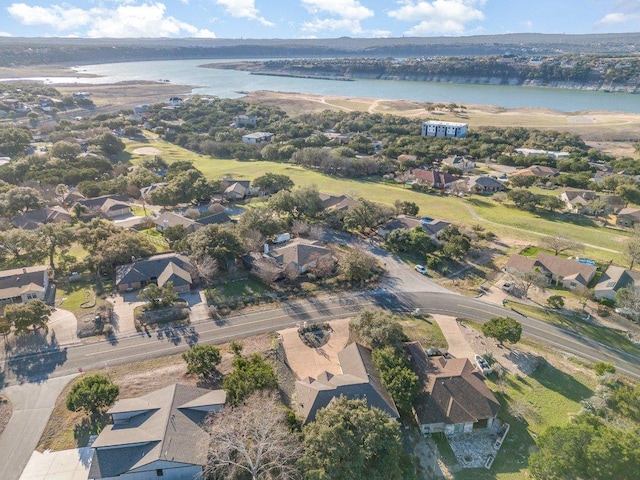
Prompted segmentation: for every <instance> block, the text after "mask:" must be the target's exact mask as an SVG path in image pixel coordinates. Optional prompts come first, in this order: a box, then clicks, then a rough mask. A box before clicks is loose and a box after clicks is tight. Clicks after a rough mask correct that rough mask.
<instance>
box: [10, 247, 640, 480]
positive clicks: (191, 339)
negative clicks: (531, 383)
mask: <svg viewBox="0 0 640 480" xmlns="http://www.w3.org/2000/svg"><path fill="white" fill-rule="evenodd" d="M367 248H368V249H369V250H370V251H371V252H372V253H374V254H375V255H376V256H378V258H379V259H380V261H381V262H383V263H385V265H386V269H387V271H388V274H387V275H386V276H385V278H384V280H383V282H382V284H381V286H380V287H379V288H377V289H375V290H371V291H368V292H359V293H340V294H335V295H329V296H326V297H322V298H314V299H305V300H296V301H291V302H286V303H284V304H283V305H282V306H280V307H278V308H274V309H271V310H263V311H260V312H253V313H247V314H240V315H236V316H232V317H228V318H224V319H218V320H211V319H208V318H206V316H205V315H206V312H205V311H204V310H202V309H199V310H197V309H194V310H193V313H194V315H192V323H191V325H190V326H188V327H183V328H169V327H166V328H163V329H160V330H158V331H157V332H153V333H151V332H146V333H145V332H141V333H135V334H129V335H120V336H119V337H117V338H114V339H113V340H112V341H100V342H96V343H91V344H84V345H82V344H81V345H72V346H69V347H67V348H61V347H55V348H52V349H51V350H49V351H46V352H40V353H33V354H29V355H23V356H20V357H16V358H8V359H4V360H5V369H4V370H5V372H6V378H5V379H4V382H5V387H6V386H7V385H16V386H12V387H9V388H7V389H6V391H7V393H9V395H10V398H11V399H12V400H13V401H14V407H15V413H14V416H13V417H12V419H11V422H10V424H9V426H8V427H7V430H6V431H5V433H4V434H3V435H2V437H0V447H2V450H1V451H2V452H3V455H0V478H1V479H2V480H17V479H18V478H19V474H20V472H21V471H22V468H23V467H24V465H25V464H26V462H27V461H28V459H29V456H30V455H31V452H32V450H33V449H34V448H35V445H36V444H37V442H38V439H39V436H40V433H39V432H40V431H41V428H43V427H44V425H45V424H46V421H47V420H48V417H49V414H50V411H51V410H50V408H51V407H52V406H53V403H54V401H55V397H56V396H57V394H55V395H54V393H55V391H59V390H57V389H58V388H60V390H61V389H62V387H60V385H62V386H64V384H66V383H67V382H68V380H69V379H70V378H72V376H73V375H75V374H77V373H78V372H80V371H86V370H90V369H100V368H105V369H107V368H108V366H109V365H121V364H127V363H132V362H136V361H141V360H145V359H149V358H154V357H159V356H165V355H170V354H173V353H179V352H182V351H185V350H187V349H188V348H189V346H190V345H193V344H195V343H224V342H227V341H229V340H232V339H239V338H243V337H248V336H252V335H257V334H261V333H267V332H273V331H276V330H280V329H282V328H285V327H290V326H294V325H296V324H301V323H303V322H314V321H327V320H332V319H338V318H344V317H348V316H352V315H353V314H355V313H357V312H359V311H361V310H362V309H363V308H365V307H367V306H378V307H383V308H388V309H391V310H394V311H405V312H409V311H413V310H415V309H416V308H420V309H422V310H424V311H425V312H430V313H436V314H443V315H449V316H452V317H459V318H468V319H471V320H475V321H479V322H484V321H487V320H489V319H490V318H491V317H494V316H509V317H512V318H515V319H516V320H518V321H519V322H520V323H522V326H523V333H524V335H526V336H528V337H530V338H533V339H535V340H537V341H539V342H542V343H544V344H546V345H548V346H550V347H551V348H553V349H556V350H558V351H562V352H567V353H570V354H572V355H575V356H577V357H580V358H583V359H585V360H589V361H595V360H605V361H610V362H613V363H614V364H615V365H616V367H617V369H618V371H620V372H623V373H625V374H627V375H629V376H632V377H635V378H637V379H640V362H639V359H638V358H637V357H634V356H633V355H630V354H628V353H625V352H622V351H619V350H617V349H615V348H612V347H608V346H606V345H603V344H601V343H599V342H597V341H595V340H591V339H586V338H583V337H581V336H579V335H577V334H575V333H573V332H570V331H568V330H565V329H561V328H558V327H555V326H552V325H549V324H546V323H543V322H540V321H538V320H535V319H532V318H529V317H526V316H522V315H519V314H517V313H515V312H513V311H511V310H506V309H504V308H502V307H500V306H496V305H493V304H489V303H486V302H484V301H482V300H479V299H473V298H468V297H465V296H463V295H459V294H456V293H453V292H451V291H449V290H447V289H445V288H444V287H442V286H440V285H438V284H437V283H435V282H434V281H432V280H431V279H430V278H428V277H425V276H423V275H420V274H418V273H416V272H414V271H413V270H412V269H410V268H408V267H407V266H406V265H405V264H404V263H402V262H401V261H400V260H399V259H398V258H396V257H395V256H394V255H391V254H389V253H388V252H385V251H383V250H381V249H378V248H377V247H375V246H367ZM197 311H200V312H201V316H198V314H196V312H197ZM0 360H2V358H0ZM60 377H64V378H60ZM51 379H55V380H53V381H52V380H51ZM0 380H1V379H0ZM40 382H45V383H40ZM21 383H24V385H22V386H17V385H19V384H21ZM50 383H52V384H54V385H55V386H56V388H55V389H54V390H52V389H50V388H49V387H47V385H49V384H50ZM32 391H33V392H34V393H30V392H32ZM25 392H26V393H25ZM40 395H46V398H47V402H45V403H47V405H45V404H44V403H43V401H42V400H41V398H45V397H41V396H40ZM31 400H33V402H35V403H33V402H32V401H31ZM36 427H37V428H36ZM11 432H13V433H11ZM14 435H20V436H21V437H23V439H22V440H21V443H20V444H19V448H18V447H15V446H12V447H10V445H12V441H11V437H13V436H14ZM8 438H9V440H7V439H8ZM16 445H18V444H16ZM5 448H10V450H7V451H8V452H10V453H9V454H8V455H5Z"/></svg>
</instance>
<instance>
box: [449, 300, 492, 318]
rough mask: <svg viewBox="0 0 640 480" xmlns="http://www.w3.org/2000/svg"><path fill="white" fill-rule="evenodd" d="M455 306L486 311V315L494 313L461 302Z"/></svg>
mask: <svg viewBox="0 0 640 480" xmlns="http://www.w3.org/2000/svg"><path fill="white" fill-rule="evenodd" d="M456 307H462V308H468V309H469V310H477V311H478V312H482V313H486V314H488V315H493V314H494V312H490V311H489V310H483V309H482V308H477V307H471V306H469V305H463V304H461V303H459V304H457V305H456Z"/></svg>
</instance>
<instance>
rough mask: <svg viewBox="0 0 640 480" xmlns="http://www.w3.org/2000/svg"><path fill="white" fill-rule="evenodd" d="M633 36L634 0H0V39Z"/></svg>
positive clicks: (638, 6) (639, 24) (636, 26)
mask: <svg viewBox="0 0 640 480" xmlns="http://www.w3.org/2000/svg"><path fill="white" fill-rule="evenodd" d="M638 30H640V0H61V1H56V0H53V1H51V0H48V1H43V0H19V1H13V0H2V2H1V4H0V36H16V37H47V36H58V37H218V38H240V37H243V38H323V37H341V36H350V37H400V36H440V35H453V36H459V35H482V34H501V33H514V32H537V33H605V32H632V31H638Z"/></svg>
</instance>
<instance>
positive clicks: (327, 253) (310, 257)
mask: <svg viewBox="0 0 640 480" xmlns="http://www.w3.org/2000/svg"><path fill="white" fill-rule="evenodd" d="M267 255H268V256H269V257H270V258H272V259H273V260H275V262H276V264H277V265H278V266H279V267H280V268H282V269H283V270H286V269H288V268H292V267H293V268H296V269H297V271H298V273H305V272H306V271H307V270H309V269H311V268H314V267H315V266H316V265H317V264H318V260H320V259H324V258H326V259H330V258H332V253H331V250H329V249H328V248H326V247H323V246H322V245H320V244H318V242H312V241H309V240H303V239H301V238H299V239H296V240H294V241H292V242H289V243H287V244H286V245H284V246H282V247H277V248H273V249H271V251H269V252H267Z"/></svg>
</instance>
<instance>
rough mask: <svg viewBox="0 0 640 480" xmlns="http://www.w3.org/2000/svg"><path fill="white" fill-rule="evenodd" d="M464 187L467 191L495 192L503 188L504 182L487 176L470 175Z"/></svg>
mask: <svg viewBox="0 0 640 480" xmlns="http://www.w3.org/2000/svg"><path fill="white" fill-rule="evenodd" d="M466 187H467V191H468V192H471V193H496V192H504V190H505V186H504V183H502V182H501V181H500V180H496V179H495V178H493V177H489V176H484V177H470V178H469V180H468V181H467V184H466Z"/></svg>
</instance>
